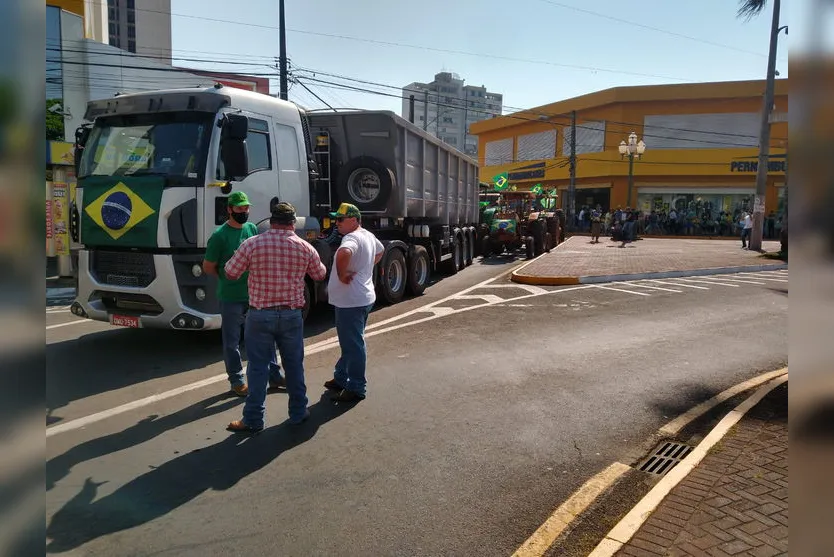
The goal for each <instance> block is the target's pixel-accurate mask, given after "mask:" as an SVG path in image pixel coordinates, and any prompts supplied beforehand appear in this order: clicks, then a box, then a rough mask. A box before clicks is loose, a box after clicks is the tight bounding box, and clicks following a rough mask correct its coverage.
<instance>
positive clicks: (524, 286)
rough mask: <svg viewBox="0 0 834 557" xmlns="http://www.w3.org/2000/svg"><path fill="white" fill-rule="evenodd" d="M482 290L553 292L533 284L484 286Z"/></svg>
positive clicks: (531, 292) (532, 292) (533, 292)
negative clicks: (510, 289) (501, 289)
mask: <svg viewBox="0 0 834 557" xmlns="http://www.w3.org/2000/svg"><path fill="white" fill-rule="evenodd" d="M482 288H520V289H522V290H526V291H527V292H529V293H530V294H547V293H548V292H551V291H550V290H547V289H546V288H542V287H540V286H535V285H532V284H488V285H487V286H483V287H482Z"/></svg>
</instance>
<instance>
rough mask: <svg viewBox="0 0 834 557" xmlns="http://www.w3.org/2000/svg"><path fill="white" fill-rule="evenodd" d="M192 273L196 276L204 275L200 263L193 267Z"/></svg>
mask: <svg viewBox="0 0 834 557" xmlns="http://www.w3.org/2000/svg"><path fill="white" fill-rule="evenodd" d="M191 274H192V275H194V276H195V277H199V276H202V274H203V268H202V267H201V266H200V265H199V264H197V263H195V264H194V266H193V267H191Z"/></svg>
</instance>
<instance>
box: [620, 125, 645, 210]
mask: <svg viewBox="0 0 834 557" xmlns="http://www.w3.org/2000/svg"><path fill="white" fill-rule="evenodd" d="M645 152H646V144H645V143H643V140H642V139H641V140H640V141H637V134H636V133H634V132H631V133H630V134H628V143H626V142H625V141H620V156H621V157H622V158H626V157H628V206H629V207H630V208H633V207H631V190H632V189H634V157H637V158H638V159H639V158H640V157H642V156H643V153H645Z"/></svg>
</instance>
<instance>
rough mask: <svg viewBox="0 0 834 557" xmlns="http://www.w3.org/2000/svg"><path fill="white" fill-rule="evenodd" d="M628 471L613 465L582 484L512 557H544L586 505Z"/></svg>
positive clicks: (617, 463) (624, 466) (627, 467)
mask: <svg viewBox="0 0 834 557" xmlns="http://www.w3.org/2000/svg"><path fill="white" fill-rule="evenodd" d="M630 469H631V467H630V466H627V465H625V464H622V463H620V462H615V463H614V464H612V465H611V466H609V467H607V468H606V469H605V470H603V471H602V472H600V473H599V474H597V475H596V476H594V477H593V478H591V479H590V480H588V481H587V482H585V484H583V485H582V487H580V488H579V489H578V490H576V492H575V493H574V494H573V495H571V496H570V497H569V498H568V499H567V500H566V501H565V502H564V503H562V504H561V505H559V507H558V508H557V509H556V510H555V511H553V514H551V515H550V516H549V517H548V518H547V520H546V521H545V522H544V524H542V525H541V526H539V528H538V529H537V530H536V531H535V532H533V535H531V536H530V537H529V538H527V541H525V542H524V543H523V544H521V547H519V548H518V549H517V550H516V551H515V553H513V555H512V557H541V556H542V555H544V554H545V552H547V550H548V549H550V546H551V545H553V542H554V541H556V538H558V537H559V535H560V534H561V533H562V532H563V531H564V530H565V528H567V527H568V526H569V525H570V523H571V522H573V520H574V519H575V518H576V517H577V516H579V515H580V514H581V513H582V512H583V511H584V510H585V509H586V508H588V505H590V504H591V503H593V502H594V500H595V499H596V498H597V497H599V495H600V494H601V493H603V492H604V491H605V490H606V489H608V488H609V487H610V486H611V485H612V484H613V483H614V482H616V481H617V480H618V479H619V478H620V477H621V476H622V475H623V474H625V473H626V472H628V471H629V470H630Z"/></svg>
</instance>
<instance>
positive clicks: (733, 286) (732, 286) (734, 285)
mask: <svg viewBox="0 0 834 557" xmlns="http://www.w3.org/2000/svg"><path fill="white" fill-rule="evenodd" d="M678 280H680V281H683V282H694V283H697V284H718V285H720V286H728V287H730V288H738V287H739V285H738V284H728V283H726V282H714V281H709V280H704V279H701V280H695V279H685V278H679V279H678Z"/></svg>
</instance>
